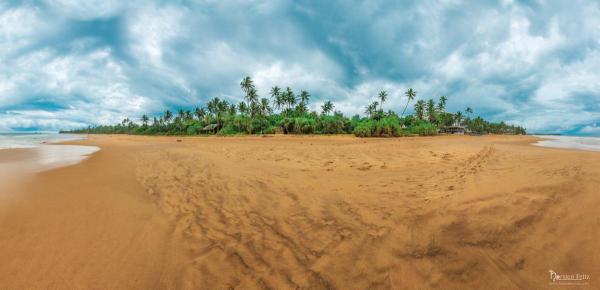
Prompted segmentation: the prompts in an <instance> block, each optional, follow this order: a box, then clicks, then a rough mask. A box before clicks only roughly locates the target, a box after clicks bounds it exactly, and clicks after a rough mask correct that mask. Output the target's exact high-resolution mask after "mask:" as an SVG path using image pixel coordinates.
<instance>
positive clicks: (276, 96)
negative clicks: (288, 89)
mask: <svg viewBox="0 0 600 290" xmlns="http://www.w3.org/2000/svg"><path fill="white" fill-rule="evenodd" d="M270 94H271V98H272V99H273V107H275V109H278V110H279V109H281V106H282V105H283V103H282V99H281V89H280V88H279V87H278V86H274V87H272V88H271V93H270Z"/></svg>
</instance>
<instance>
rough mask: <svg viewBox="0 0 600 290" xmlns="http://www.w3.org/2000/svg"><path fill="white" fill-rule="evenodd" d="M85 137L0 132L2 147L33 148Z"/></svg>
mask: <svg viewBox="0 0 600 290" xmlns="http://www.w3.org/2000/svg"><path fill="white" fill-rule="evenodd" d="M83 139H85V137H83V136H81V135H73V134H38V133H26V134H23V133H0V149H6V148H33V147H37V146H40V145H42V144H46V143H55V142H63V141H71V140H83Z"/></svg>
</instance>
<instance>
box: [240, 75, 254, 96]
mask: <svg viewBox="0 0 600 290" xmlns="http://www.w3.org/2000/svg"><path fill="white" fill-rule="evenodd" d="M240 87H241V88H242V91H244V93H246V95H247V94H248V93H250V91H251V90H253V89H254V82H253V81H252V79H251V78H250V77H249V76H246V77H245V78H243V79H242V82H240Z"/></svg>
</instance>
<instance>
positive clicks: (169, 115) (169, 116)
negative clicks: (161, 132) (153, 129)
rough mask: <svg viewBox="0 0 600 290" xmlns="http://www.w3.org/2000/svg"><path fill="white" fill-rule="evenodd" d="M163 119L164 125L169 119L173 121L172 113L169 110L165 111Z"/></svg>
mask: <svg viewBox="0 0 600 290" xmlns="http://www.w3.org/2000/svg"><path fill="white" fill-rule="evenodd" d="M163 119H164V120H165V123H169V122H170V121H171V119H173V113H172V112H171V111H169V110H166V111H165V115H164V116H163Z"/></svg>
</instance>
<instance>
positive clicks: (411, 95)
mask: <svg viewBox="0 0 600 290" xmlns="http://www.w3.org/2000/svg"><path fill="white" fill-rule="evenodd" d="M404 94H405V95H406V97H407V100H406V105H405V106H404V110H402V114H401V115H400V118H402V116H404V112H406V108H407V107H408V103H410V101H412V100H414V99H415V97H416V96H417V92H415V90H413V89H412V88H410V89H408V91H406V93H404Z"/></svg>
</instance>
